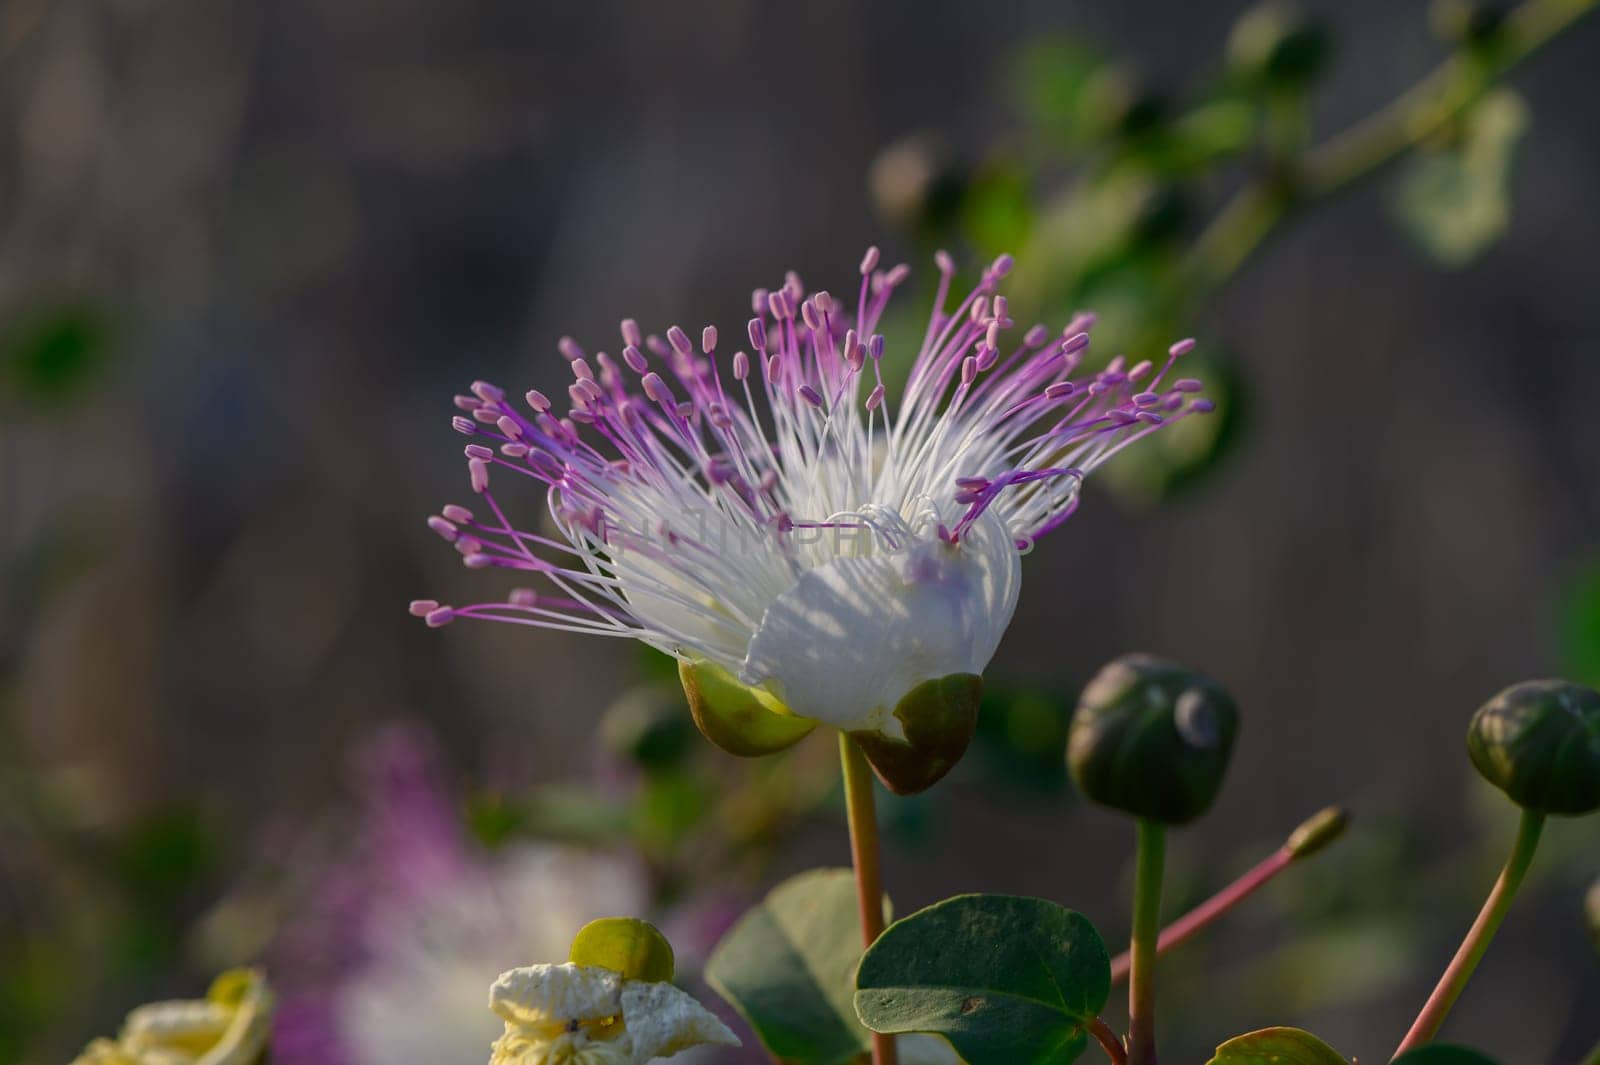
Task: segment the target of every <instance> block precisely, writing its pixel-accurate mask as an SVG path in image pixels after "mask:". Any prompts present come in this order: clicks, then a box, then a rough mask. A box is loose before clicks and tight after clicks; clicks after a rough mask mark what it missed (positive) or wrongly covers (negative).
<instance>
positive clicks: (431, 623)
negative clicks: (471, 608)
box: [423, 606, 456, 629]
mask: <svg viewBox="0 0 1600 1065" xmlns="http://www.w3.org/2000/svg"><path fill="white" fill-rule="evenodd" d="M455 619H456V612H455V610H454V609H452V608H450V607H447V606H441V607H436V608H434V609H433V610H430V611H428V613H427V614H425V615H423V620H424V621H425V622H427V625H428V628H430V629H437V628H442V627H443V626H445V625H448V624H450V623H451V622H452V621H454V620H455Z"/></svg>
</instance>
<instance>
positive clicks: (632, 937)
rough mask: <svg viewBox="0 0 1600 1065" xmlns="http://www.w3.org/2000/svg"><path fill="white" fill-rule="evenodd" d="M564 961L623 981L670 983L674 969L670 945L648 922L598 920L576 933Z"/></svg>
mask: <svg viewBox="0 0 1600 1065" xmlns="http://www.w3.org/2000/svg"><path fill="white" fill-rule="evenodd" d="M567 960H568V961H570V962H572V963H573V964H574V965H591V966H595V967H598V968H601V969H610V970H611V971H612V972H615V973H621V974H622V977H623V979H625V980H644V981H647V982H649V983H652V984H661V983H669V982H671V980H672V977H673V973H674V971H675V969H676V967H677V966H676V960H675V959H674V958H673V955H672V944H671V943H668V942H667V937H666V936H664V935H662V934H661V932H660V930H659V929H657V928H656V926H655V925H653V924H651V923H650V922H649V921H641V920H639V918H637V917H601V918H599V919H597V920H593V921H590V922H589V923H588V924H586V925H584V926H583V927H582V928H580V929H579V930H578V934H577V936H576V937H574V938H573V940H572V949H571V950H570V951H568V953H567Z"/></svg>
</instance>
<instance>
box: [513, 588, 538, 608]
mask: <svg viewBox="0 0 1600 1065" xmlns="http://www.w3.org/2000/svg"><path fill="white" fill-rule="evenodd" d="M538 601H539V594H538V593H537V592H535V591H534V590H533V589H532V588H513V589H511V594H510V595H509V596H507V597H506V602H508V603H510V604H511V605H512V606H521V607H529V606H533V605H534V604H535V603H537V602H538Z"/></svg>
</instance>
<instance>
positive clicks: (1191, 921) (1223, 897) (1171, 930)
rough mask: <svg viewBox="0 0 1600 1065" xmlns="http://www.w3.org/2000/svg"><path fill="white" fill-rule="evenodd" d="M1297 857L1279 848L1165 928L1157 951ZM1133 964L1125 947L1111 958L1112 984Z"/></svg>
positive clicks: (1220, 912)
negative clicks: (1124, 949)
mask: <svg viewBox="0 0 1600 1065" xmlns="http://www.w3.org/2000/svg"><path fill="white" fill-rule="evenodd" d="M1294 860H1295V852H1294V851H1293V850H1291V849H1290V848H1289V847H1287V846H1284V847H1280V848H1278V850H1276V851H1274V852H1273V853H1272V854H1270V855H1268V856H1267V857H1266V858H1265V859H1264V860H1262V861H1261V862H1260V863H1259V864H1258V865H1256V866H1255V868H1253V869H1251V870H1250V871H1249V872H1247V873H1245V874H1244V875H1243V876H1241V877H1240V878H1239V879H1237V880H1235V881H1234V882H1233V883H1231V884H1229V885H1228V886H1227V887H1225V888H1223V889H1222V890H1221V891H1219V892H1217V893H1216V894H1215V895H1213V896H1211V897H1210V898H1209V899H1207V900H1206V901H1204V902H1202V903H1201V904H1200V905H1198V906H1196V907H1195V908H1194V909H1192V910H1190V911H1189V912H1188V913H1186V914H1184V915H1183V916H1182V917H1180V918H1178V919H1177V920H1176V921H1173V922H1172V923H1171V924H1170V925H1168V926H1167V927H1166V928H1164V929H1162V930H1161V938H1160V939H1158V940H1157V941H1156V954H1157V955H1161V954H1165V953H1166V952H1167V951H1169V950H1171V949H1172V948H1174V947H1176V946H1178V945H1179V944H1181V943H1186V942H1188V941H1189V940H1190V939H1193V938H1194V937H1195V936H1196V935H1198V934H1199V933H1200V931H1201V930H1202V929H1204V928H1205V927H1206V926H1207V925H1209V924H1211V922H1213V921H1215V920H1216V919H1217V918H1219V917H1221V916H1222V915H1223V914H1225V913H1227V912H1228V911H1229V910H1231V909H1233V908H1234V907H1235V906H1237V905H1239V903H1241V902H1243V901H1244V900H1245V899H1247V898H1249V897H1250V896H1251V895H1253V894H1255V892H1256V891H1257V890H1259V889H1260V888H1261V886H1262V885H1263V884H1265V883H1266V882H1267V881H1269V880H1271V879H1272V878H1273V877H1275V876H1277V875H1278V874H1279V873H1281V872H1283V871H1284V870H1285V869H1287V868H1288V867H1289V865H1290V864H1291V863H1293V862H1294ZM1132 967H1133V958H1132V955H1131V953H1130V952H1128V951H1123V952H1122V953H1121V954H1118V955H1117V956H1116V957H1115V958H1113V959H1111V986H1112V987H1116V986H1117V985H1118V984H1121V983H1122V982H1123V981H1125V980H1126V979H1127V978H1128V972H1129V970H1130V969H1131V968H1132Z"/></svg>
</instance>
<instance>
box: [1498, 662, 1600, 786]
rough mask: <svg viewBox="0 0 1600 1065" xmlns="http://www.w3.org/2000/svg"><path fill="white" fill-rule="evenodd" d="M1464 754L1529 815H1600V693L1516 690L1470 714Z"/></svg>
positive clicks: (1558, 684) (1536, 685)
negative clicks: (1528, 811)
mask: <svg viewBox="0 0 1600 1065" xmlns="http://www.w3.org/2000/svg"><path fill="white" fill-rule="evenodd" d="M1467 753H1468V754H1470V755H1471V756H1472V764H1473V765H1475V766H1477V767H1478V772H1479V773H1482V774H1483V777H1484V779H1485V780H1487V781H1489V783H1491V784H1493V785H1494V786H1495V787H1497V788H1499V789H1500V790H1501V791H1503V792H1505V793H1506V794H1507V795H1509V796H1510V797H1511V801H1512V802H1515V803H1516V804H1517V805H1518V806H1521V807H1523V808H1524V809H1527V810H1532V811H1534V812H1535V813H1542V814H1587V813H1592V812H1594V811H1595V810H1597V809H1600V692H1596V691H1594V690H1593V689H1590V688H1585V687H1583V686H1582V685H1578V684H1572V683H1569V682H1568V681H1564V680H1529V681H1523V682H1522V683H1521V684H1513V685H1512V686H1511V687H1509V688H1507V689H1506V690H1505V691H1503V692H1501V693H1500V694H1499V695H1496V696H1495V697H1494V698H1493V699H1490V700H1489V701H1488V702H1487V703H1484V704H1483V706H1482V707H1480V708H1479V710H1478V712H1477V713H1476V714H1474V715H1472V724H1471V726H1470V727H1469V728H1468V729H1467Z"/></svg>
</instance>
